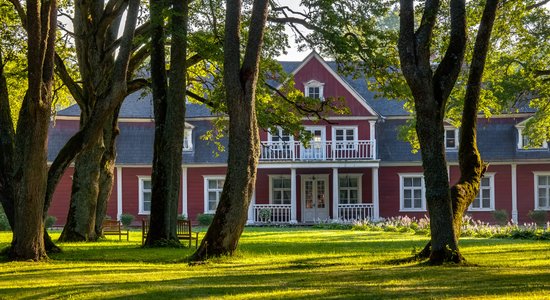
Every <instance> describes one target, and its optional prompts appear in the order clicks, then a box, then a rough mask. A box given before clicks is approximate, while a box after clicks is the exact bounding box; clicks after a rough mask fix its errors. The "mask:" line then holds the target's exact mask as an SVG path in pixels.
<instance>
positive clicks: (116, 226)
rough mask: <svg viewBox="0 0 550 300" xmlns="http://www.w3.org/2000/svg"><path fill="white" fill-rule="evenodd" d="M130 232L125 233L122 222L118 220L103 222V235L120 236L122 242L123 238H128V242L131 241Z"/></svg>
mask: <svg viewBox="0 0 550 300" xmlns="http://www.w3.org/2000/svg"><path fill="white" fill-rule="evenodd" d="M129 233H130V232H129V230H126V232H124V231H123V229H122V227H121V225H120V222H119V221H117V220H104V221H103V227H102V234H103V235H118V240H119V241H121V240H122V236H123V235H125V236H126V240H127V241H128V240H129V239H130V234H129Z"/></svg>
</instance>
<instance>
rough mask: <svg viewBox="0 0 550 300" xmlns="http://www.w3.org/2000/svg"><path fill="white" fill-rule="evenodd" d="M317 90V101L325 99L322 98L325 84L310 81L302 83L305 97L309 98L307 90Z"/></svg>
mask: <svg viewBox="0 0 550 300" xmlns="http://www.w3.org/2000/svg"><path fill="white" fill-rule="evenodd" d="M310 87H311V88H319V100H323V99H325V96H324V93H323V92H324V87H325V84H324V83H322V82H319V81H317V80H310V81H308V82H306V83H304V95H305V96H306V97H309V88H310Z"/></svg>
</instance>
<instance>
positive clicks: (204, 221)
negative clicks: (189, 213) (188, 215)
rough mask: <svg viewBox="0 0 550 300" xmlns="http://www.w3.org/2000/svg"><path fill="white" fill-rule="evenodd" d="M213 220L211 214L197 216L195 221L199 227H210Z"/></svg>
mask: <svg viewBox="0 0 550 300" xmlns="http://www.w3.org/2000/svg"><path fill="white" fill-rule="evenodd" d="M213 220H214V215H213V214H199V215H197V221H198V222H199V225H201V226H210V224H212V221H213Z"/></svg>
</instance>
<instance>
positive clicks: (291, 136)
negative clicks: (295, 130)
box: [267, 126, 294, 142]
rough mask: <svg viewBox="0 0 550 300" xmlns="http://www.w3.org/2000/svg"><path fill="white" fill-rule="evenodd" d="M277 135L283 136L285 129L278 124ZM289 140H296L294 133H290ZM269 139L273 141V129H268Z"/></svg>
mask: <svg viewBox="0 0 550 300" xmlns="http://www.w3.org/2000/svg"><path fill="white" fill-rule="evenodd" d="M277 131H278V132H277V135H278V136H279V137H282V136H283V133H284V130H283V128H282V127H281V126H277ZM288 137H289V138H288V140H289V142H294V136H293V135H292V134H290V133H289V134H288ZM267 141H268V142H273V134H272V133H271V130H267Z"/></svg>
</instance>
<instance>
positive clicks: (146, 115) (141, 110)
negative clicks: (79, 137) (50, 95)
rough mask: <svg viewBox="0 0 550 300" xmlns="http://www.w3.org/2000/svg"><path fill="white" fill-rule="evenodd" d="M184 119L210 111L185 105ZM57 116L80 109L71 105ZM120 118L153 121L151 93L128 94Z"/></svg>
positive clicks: (73, 113)
mask: <svg viewBox="0 0 550 300" xmlns="http://www.w3.org/2000/svg"><path fill="white" fill-rule="evenodd" d="M186 109H187V110H186V113H185V117H186V118H200V117H211V116H212V113H211V112H210V109H208V107H206V106H205V105H201V104H195V103H187V105H186ZM57 115H58V116H80V108H79V107H78V105H76V104H75V105H72V106H70V107H68V108H66V109H63V110H60V111H59V112H57ZM119 117H120V118H138V119H153V117H154V114H153V103H152V97H151V93H149V92H143V91H137V92H134V93H132V94H130V95H129V96H128V97H126V99H124V102H123V103H122V107H121V108H120V114H119Z"/></svg>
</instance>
